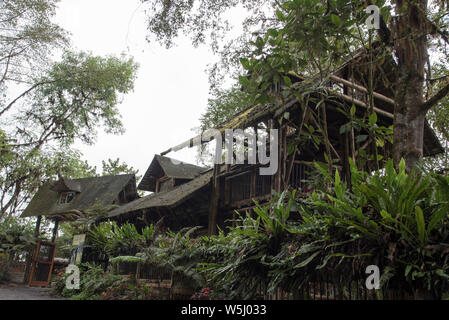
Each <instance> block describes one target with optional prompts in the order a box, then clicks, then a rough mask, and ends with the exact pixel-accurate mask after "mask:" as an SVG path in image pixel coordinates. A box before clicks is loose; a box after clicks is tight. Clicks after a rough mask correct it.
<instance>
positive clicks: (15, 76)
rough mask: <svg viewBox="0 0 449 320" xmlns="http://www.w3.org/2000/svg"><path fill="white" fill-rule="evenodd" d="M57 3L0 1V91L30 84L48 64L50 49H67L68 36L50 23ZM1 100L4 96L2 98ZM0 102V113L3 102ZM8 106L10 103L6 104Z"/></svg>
mask: <svg viewBox="0 0 449 320" xmlns="http://www.w3.org/2000/svg"><path fill="white" fill-rule="evenodd" d="M58 2H59V0H14V1H12V0H5V1H1V2H0V89H1V90H2V91H6V90H7V88H8V85H11V84H20V83H26V84H29V83H31V82H32V78H33V76H34V75H36V74H38V73H39V71H40V70H42V68H44V67H45V66H46V65H48V60H47V58H48V56H49V53H50V52H51V50H52V49H54V48H63V47H66V46H67V45H68V43H69V38H68V34H67V32H66V31H64V30H63V29H62V28H61V27H59V26H58V25H56V24H54V23H52V22H51V18H52V17H54V15H55V11H56V4H57V3H58ZM2 98H4V97H2ZM2 102H3V101H1V100H0V106H1V107H2V108H0V113H3V111H2V109H3V107H4V103H5V102H3V103H2ZM8 104H9V103H8Z"/></svg>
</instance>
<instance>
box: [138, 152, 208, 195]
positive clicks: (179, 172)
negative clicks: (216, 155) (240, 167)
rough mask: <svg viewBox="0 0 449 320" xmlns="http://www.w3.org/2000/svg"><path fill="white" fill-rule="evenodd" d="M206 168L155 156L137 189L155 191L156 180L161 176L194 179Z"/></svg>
mask: <svg viewBox="0 0 449 320" xmlns="http://www.w3.org/2000/svg"><path fill="white" fill-rule="evenodd" d="M206 169H207V168H203V167H199V166H196V165H193V164H190V163H185V162H182V161H179V160H175V159H172V158H168V157H163V156H160V155H155V156H154V158H153V161H152V162H151V164H150V166H149V167H148V170H147V171H146V172H145V175H144V176H143V178H142V181H141V182H140V183H139V186H138V189H140V190H145V191H155V189H156V180H157V179H158V178H160V177H161V176H167V177H169V178H175V179H189V180H191V179H194V178H195V177H197V176H199V174H200V172H202V171H204V170H206Z"/></svg>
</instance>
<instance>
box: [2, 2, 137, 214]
mask: <svg viewBox="0 0 449 320" xmlns="http://www.w3.org/2000/svg"><path fill="white" fill-rule="evenodd" d="M57 3H58V1H57V0H15V1H9V0H8V1H1V2H0V90H2V95H0V121H1V127H0V165H1V167H0V219H1V218H2V216H4V215H5V214H7V213H8V214H10V215H11V214H14V213H15V212H16V210H18V209H19V208H21V206H22V205H23V204H24V203H26V202H27V201H28V200H29V198H30V196H31V195H32V194H33V193H34V192H35V191H36V190H37V188H38V187H39V186H40V185H41V184H42V182H44V181H47V180H51V179H54V178H55V177H57V176H58V175H61V176H66V177H73V178H76V177H80V176H86V175H92V174H96V173H95V168H91V167H90V166H89V165H88V164H87V163H86V162H85V161H82V160H81V155H80V154H79V152H77V151H76V150H72V149H71V145H72V144H73V142H74V141H76V140H79V141H82V142H84V143H88V144H92V143H94V141H95V139H96V136H97V130H98V129H99V128H100V127H103V128H104V130H105V131H106V132H108V133H113V134H120V133H122V132H123V131H124V128H123V124H122V122H121V119H120V118H121V117H120V114H119V110H118V104H119V103H120V99H121V96H122V95H124V94H126V93H128V92H130V91H131V90H132V89H133V85H134V80H135V77H136V71H137V68H138V66H137V64H136V63H135V62H134V61H133V59H132V58H130V57H126V56H121V57H113V56H107V57H99V56H94V55H92V54H91V53H86V52H73V51H72V50H70V45H69V37H68V35H67V32H66V31H64V30H63V29H62V28H61V27H59V26H58V25H56V24H54V23H52V22H51V19H52V17H53V16H54V15H55V9H56V5H57ZM55 49H60V50H61V52H62V57H61V59H60V61H54V60H53V59H52V57H51V56H50V54H53V53H55Z"/></svg>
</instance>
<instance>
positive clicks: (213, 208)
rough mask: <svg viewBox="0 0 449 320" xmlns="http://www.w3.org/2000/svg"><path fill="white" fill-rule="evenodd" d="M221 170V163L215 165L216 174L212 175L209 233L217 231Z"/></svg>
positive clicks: (212, 233)
mask: <svg viewBox="0 0 449 320" xmlns="http://www.w3.org/2000/svg"><path fill="white" fill-rule="evenodd" d="M219 171H220V165H219V164H215V165H214V175H213V177H212V194H211V198H210V203H209V227H208V233H209V235H210V236H211V235H214V234H216V233H217V216H218V205H219V200H220V183H219V177H218V173H219Z"/></svg>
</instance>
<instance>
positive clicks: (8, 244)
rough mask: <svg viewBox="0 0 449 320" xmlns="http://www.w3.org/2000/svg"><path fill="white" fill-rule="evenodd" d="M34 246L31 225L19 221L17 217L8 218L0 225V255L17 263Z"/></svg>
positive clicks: (34, 241)
mask: <svg viewBox="0 0 449 320" xmlns="http://www.w3.org/2000/svg"><path fill="white" fill-rule="evenodd" d="M35 245H36V240H35V238H34V228H33V225H32V223H30V222H28V223H27V222H26V221H25V222H24V221H20V220H19V218H17V217H8V218H6V219H4V220H3V221H2V222H1V223H0V254H5V256H8V258H9V259H10V260H16V261H19V260H20V259H21V258H23V255H24V254H25V253H26V252H27V251H28V250H30V249H32V248H34V246H35Z"/></svg>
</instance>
